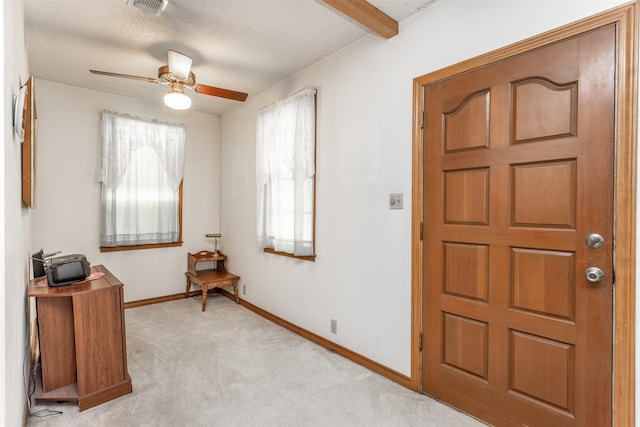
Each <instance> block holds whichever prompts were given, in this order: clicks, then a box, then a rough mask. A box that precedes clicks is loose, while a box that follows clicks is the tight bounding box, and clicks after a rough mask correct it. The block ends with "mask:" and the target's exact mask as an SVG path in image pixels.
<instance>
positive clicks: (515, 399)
mask: <svg viewBox="0 0 640 427" xmlns="http://www.w3.org/2000/svg"><path fill="white" fill-rule="evenodd" d="M615 31H616V29H615V26H614V25H609V26H606V27H603V28H600V29H597V30H594V31H590V32H588V33H585V34H582V35H580V36H578V37H572V38H570V39H566V40H564V41H562V42H558V43H554V44H551V45H548V46H546V47H544V48H540V49H537V50H534V51H530V52H528V53H525V54H521V55H518V56H516V57H513V58H510V59H508V60H505V61H500V62H497V63H494V64H492V65H489V66H486V67H482V68H479V69H475V70H473V71H470V72H467V73H464V74H460V75H457V76H454V77H451V78H448V79H445V80H441V81H439V82H436V83H432V84H429V85H425V86H424V87H423V91H424V131H423V138H424V140H423V144H424V145H423V150H424V164H423V168H424V199H423V200H424V206H423V211H424V251H423V253H424V259H423V266H424V267H423V268H424V276H423V277H424V279H423V285H422V286H423V302H422V304H423V307H422V313H423V319H422V323H423V334H424V338H423V350H422V360H423V362H422V363H423V370H422V387H423V391H424V392H425V393H427V394H429V395H431V396H433V397H435V398H437V399H440V400H443V401H445V402H447V403H450V404H451V405H453V406H455V407H458V408H460V409H461V410H463V411H465V412H468V413H470V414H472V415H475V416H477V417H479V418H481V419H483V420H486V421H488V422H490V423H492V424H494V425H505V426H507V425H526V426H530V427H533V426H545V427H546V426H554V427H559V426H587V425H588V426H606V425H610V424H611V413H612V408H611V393H612V386H611V378H612V304H613V299H612V289H613V271H612V268H613V267H612V266H613V259H612V258H613V255H612V254H613V237H614V236H613V218H612V216H613V215H612V212H613V159H614V158H613V152H614V105H615V104H614V101H615V99H614V95H615V72H616V69H615V65H616V62H615ZM594 233H595V234H598V235H600V236H602V238H603V241H604V243H603V245H602V246H599V247H598V244H597V243H596V241H597V239H590V240H589V239H587V236H589V235H591V234H594ZM591 246H594V247H591ZM591 267H597V268H599V269H601V270H602V272H603V273H604V278H603V279H602V280H600V281H599V278H598V277H597V274H596V273H597V272H595V271H592V272H591V273H592V274H590V275H589V276H590V277H589V278H590V279H591V280H593V281H594V282H591V281H589V280H588V278H587V275H585V271H586V270H587V269H588V268H591Z"/></svg>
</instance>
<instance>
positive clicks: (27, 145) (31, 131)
mask: <svg viewBox="0 0 640 427" xmlns="http://www.w3.org/2000/svg"><path fill="white" fill-rule="evenodd" d="M23 89H25V92H24V97H23V100H24V101H23V113H22V114H23V118H22V120H21V122H22V130H21V134H22V139H21V141H22V201H23V202H24V204H25V205H26V206H27V207H29V208H34V207H35V184H36V179H35V178H36V142H37V135H38V117H37V114H36V103H35V93H34V88H33V77H29V80H27V82H26V83H25V85H24V86H23V88H21V89H20V92H22V90H23ZM19 99H20V95H18V100H16V110H18V108H19V105H18V101H19ZM19 123H20V122H18V121H16V123H15V124H14V126H18V124H19Z"/></svg>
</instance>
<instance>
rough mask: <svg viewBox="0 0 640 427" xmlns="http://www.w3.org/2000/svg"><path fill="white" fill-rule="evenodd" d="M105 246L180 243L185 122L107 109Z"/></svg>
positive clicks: (102, 174)
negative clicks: (135, 116) (152, 118)
mask: <svg viewBox="0 0 640 427" xmlns="http://www.w3.org/2000/svg"><path fill="white" fill-rule="evenodd" d="M101 128H102V129H101V131H102V132H101V133H102V156H101V160H102V162H101V163H102V165H101V170H100V181H101V184H102V194H101V209H102V223H101V231H100V246H101V249H102V250H103V251H109V250H123V249H136V248H140V247H141V246H144V247H155V246H174V245H179V244H181V239H182V235H181V227H182V224H181V220H182V218H181V217H182V212H181V211H182V203H181V195H182V176H183V172H184V147H185V128H184V126H183V125H176V124H168V123H160V122H157V121H153V120H144V119H139V118H133V117H129V116H126V115H119V114H114V113H109V112H103V113H102V125H101Z"/></svg>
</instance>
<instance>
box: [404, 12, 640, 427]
mask: <svg viewBox="0 0 640 427" xmlns="http://www.w3.org/2000/svg"><path fill="white" fill-rule="evenodd" d="M636 9H637V8H636V1H635V0H634V1H633V2H631V3H628V4H625V5H622V6H619V7H616V8H614V9H611V10H609V11H605V12H602V13H600V14H597V15H594V16H592V17H589V18H586V19H583V20H580V21H577V22H575V23H571V24H568V25H566V26H563V27H560V28H558V29H555V30H551V31H548V32H546V33H543V34H540V35H538V36H535V37H532V38H529V39H526V40H523V41H521V42H517V43H515V44H512V45H509V46H507V47H504V48H501V49H497V50H495V51H492V52H489V53H487V54H484V55H481V56H478V57H475V58H472V59H469V60H466V61H464V62H461V63H458V64H455V65H451V66H449V67H446V68H443V69H440V70H437V71H434V72H432V73H429V74H425V75H423V76H420V77H416V78H415V79H414V80H413V159H412V199H411V200H412V213H411V216H412V224H411V225H412V231H411V388H412V389H413V390H415V391H422V384H421V378H422V360H421V348H420V346H421V342H422V336H421V335H422V330H421V325H422V280H423V265H422V260H423V242H422V239H421V233H422V231H421V230H422V223H423V218H424V213H423V209H422V207H423V194H424V189H423V165H424V163H423V147H422V116H423V114H422V105H423V99H422V93H423V91H422V87H423V86H424V85H428V84H430V83H434V82H437V81H439V80H443V79H446V78H449V77H451V76H454V75H457V74H461V73H464V72H467V71H470V70H472V69H475V68H479V67H482V66H486V65H488V64H491V63H494V62H497V61H501V60H504V59H507V58H509V57H512V56H514V55H518V54H521V53H524V52H527V51H530V50H533V49H536V48H540V47H542V46H545V45H547V44H550V43H554V42H557V41H560V40H563V39H566V38H568V37H573V36H577V35H578V34H581V33H584V32H587V31H590V30H593V29H595V28H599V27H602V26H605V25H608V24H612V23H615V24H616V25H617V29H618V30H617V33H616V46H617V55H616V60H617V64H616V65H617V69H618V76H617V81H616V94H615V96H616V106H615V110H616V116H615V134H616V138H615V164H614V170H615V172H614V173H615V177H614V186H615V188H614V206H613V214H614V236H615V247H614V271H615V278H616V279H615V284H614V302H613V323H614V331H613V349H612V351H613V376H612V377H613V384H612V387H613V388H612V390H613V396H612V399H613V403H612V404H613V426H614V427H624V426H630V425H634V423H635V345H636V338H635V329H636V328H635V324H636V314H635V309H636V308H635V305H636V304H635V301H636V289H635V287H636V199H637V193H636V191H635V188H636V186H635V184H636V177H637V155H638V153H637V145H638V144H637V136H638V129H637V125H638V120H637V118H638V116H637V114H638V105H637V104H638V102H637V96H638V95H637V89H638V72H637V61H638V55H637V50H638V22H637V20H638V17H637V11H636Z"/></svg>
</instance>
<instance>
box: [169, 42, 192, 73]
mask: <svg viewBox="0 0 640 427" xmlns="http://www.w3.org/2000/svg"><path fill="white" fill-rule="evenodd" d="M191 62H192V60H191V58H189V57H188V56H187V55H184V54H182V53H180V52H176V51H175V50H171V49H169V72H170V73H171V74H173V75H174V76H178V77H180V78H183V79H186V78H188V77H189V72H190V71H191Z"/></svg>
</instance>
